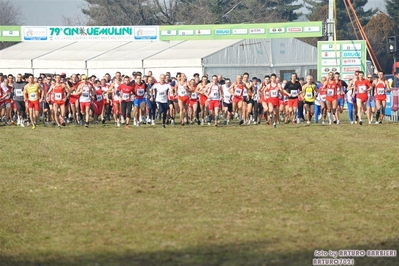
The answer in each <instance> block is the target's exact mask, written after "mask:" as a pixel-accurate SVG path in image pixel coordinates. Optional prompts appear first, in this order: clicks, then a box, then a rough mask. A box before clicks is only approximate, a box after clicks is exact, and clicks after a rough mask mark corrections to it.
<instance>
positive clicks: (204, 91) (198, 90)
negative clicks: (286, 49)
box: [0, 71, 390, 129]
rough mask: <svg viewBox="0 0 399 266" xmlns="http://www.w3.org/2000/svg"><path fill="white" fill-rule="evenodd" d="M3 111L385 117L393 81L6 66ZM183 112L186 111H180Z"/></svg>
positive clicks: (68, 117)
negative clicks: (25, 70) (13, 70)
mask: <svg viewBox="0 0 399 266" xmlns="http://www.w3.org/2000/svg"><path fill="white" fill-rule="evenodd" d="M0 84H1V90H0V107H1V119H2V121H3V122H4V124H5V125H14V124H15V125H18V126H21V127H25V126H32V128H33V129H35V128H36V126H37V123H38V122H40V121H41V122H42V123H43V124H44V125H45V126H52V125H53V126H57V127H58V128H62V127H63V126H66V125H67V124H73V123H74V124H77V125H80V126H83V125H84V126H86V127H88V126H89V123H96V124H99V123H102V124H105V123H115V126H116V127H120V126H121V125H124V127H126V128H129V126H130V125H131V121H133V125H134V126H140V125H141V124H147V125H152V126H155V125H156V124H161V125H162V127H163V128H165V127H166V125H167V124H171V125H175V124H176V123H177V122H176V121H177V120H178V123H179V124H181V125H182V126H184V125H188V124H198V125H214V126H218V125H220V124H221V123H223V124H224V125H229V124H231V123H232V121H234V119H236V120H237V123H238V124H239V125H250V124H255V125H257V124H261V123H265V124H266V125H273V127H274V128H276V127H277V125H278V124H280V123H281V124H282V123H285V124H287V123H307V124H310V123H312V122H314V123H322V124H327V123H328V124H333V123H334V124H340V123H341V122H340V118H341V116H342V113H343V110H344V105H345V103H346V106H347V108H348V114H349V122H350V123H351V124H354V123H358V124H359V125H362V124H363V120H362V119H363V116H364V115H366V117H367V121H368V124H371V123H373V119H374V115H375V123H376V124H378V123H382V121H383V119H384V114H385V106H386V92H388V91H390V85H389V83H388V82H387V80H386V79H385V76H384V73H383V72H378V76H376V77H373V76H372V75H367V76H366V77H365V75H364V73H363V72H362V71H356V72H355V75H354V79H352V80H350V81H349V84H347V83H346V82H345V81H343V80H341V79H340V75H339V73H333V72H330V73H328V76H324V77H322V79H321V80H320V81H315V80H314V79H313V77H312V76H307V77H306V78H298V76H297V74H296V73H292V74H291V79H290V80H281V79H280V78H279V77H278V76H276V75H275V74H271V75H266V76H264V77H263V79H259V78H257V77H253V78H252V79H250V76H249V74H248V73H243V74H242V75H237V76H236V77H235V78H234V79H232V80H230V79H229V78H223V76H222V75H218V76H216V75H215V76H211V77H210V76H207V75H204V76H202V77H200V75H199V74H194V76H193V77H192V78H189V77H187V76H186V75H185V74H184V73H177V74H176V76H175V77H172V76H171V74H170V73H169V72H167V73H165V74H162V75H160V77H157V78H155V77H153V75H152V72H151V71H149V72H148V73H147V75H144V76H143V75H142V73H140V72H133V73H132V76H127V75H121V73H120V72H116V73H115V75H114V76H113V77H112V76H111V75H110V74H108V73H107V74H105V75H104V76H103V77H101V78H98V77H96V76H94V75H92V76H90V77H88V76H86V75H83V74H82V75H80V74H72V75H71V76H70V77H67V75H66V74H65V73H61V74H56V75H45V74H42V75H40V77H34V76H33V75H31V74H24V75H22V74H18V75H17V76H16V77H14V76H13V75H3V74H0ZM132 112H133V114H132ZM177 118H178V119H177Z"/></svg>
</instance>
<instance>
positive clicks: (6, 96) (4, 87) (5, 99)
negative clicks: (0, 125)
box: [0, 79, 14, 125]
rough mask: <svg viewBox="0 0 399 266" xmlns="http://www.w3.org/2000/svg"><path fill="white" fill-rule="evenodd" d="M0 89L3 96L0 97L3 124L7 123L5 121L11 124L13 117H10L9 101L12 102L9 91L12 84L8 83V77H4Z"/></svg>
mask: <svg viewBox="0 0 399 266" xmlns="http://www.w3.org/2000/svg"><path fill="white" fill-rule="evenodd" d="M0 90H1V91H2V94H3V96H2V97H1V98H2V99H1V100H0V109H3V108H4V111H5V113H4V115H5V121H4V124H5V125H7V122H8V121H10V123H11V124H13V123H14V122H13V119H12V114H11V112H12V107H11V102H12V97H11V91H12V86H11V85H10V82H9V79H5V80H4V81H3V83H1V88H0Z"/></svg>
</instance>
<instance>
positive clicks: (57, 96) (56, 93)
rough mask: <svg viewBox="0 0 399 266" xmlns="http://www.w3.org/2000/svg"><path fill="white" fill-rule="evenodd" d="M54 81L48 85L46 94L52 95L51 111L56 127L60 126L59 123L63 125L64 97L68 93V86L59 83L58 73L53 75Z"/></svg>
mask: <svg viewBox="0 0 399 266" xmlns="http://www.w3.org/2000/svg"><path fill="white" fill-rule="evenodd" d="M54 80H55V83H54V84H53V85H52V86H51V87H50V90H49V91H48V93H47V94H48V95H53V97H54V102H53V111H54V119H55V122H56V123H57V125H58V128H61V125H63V126H65V121H64V117H65V102H66V97H68V96H69V95H70V89H69V86H67V85H66V84H64V83H61V82H60V80H61V77H60V75H55V79H54ZM58 109H60V111H61V115H60V113H59V112H58Z"/></svg>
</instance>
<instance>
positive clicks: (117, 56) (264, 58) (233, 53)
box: [0, 39, 317, 78]
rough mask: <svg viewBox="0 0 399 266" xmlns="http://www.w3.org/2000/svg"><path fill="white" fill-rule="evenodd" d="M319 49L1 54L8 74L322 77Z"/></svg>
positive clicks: (165, 46) (232, 43) (108, 48)
mask: <svg viewBox="0 0 399 266" xmlns="http://www.w3.org/2000/svg"><path fill="white" fill-rule="evenodd" d="M316 68H317V48H316V47H313V46H311V45H309V44H306V43H304V42H302V41H299V40H297V39H258V40H211V41H175V42H127V41H124V42H72V43H66V42H43V43H37V42H36V43H20V44H17V45H14V46H12V47H10V48H7V49H4V50H2V51H0V71H1V72H3V73H12V74H16V73H20V72H33V73H34V74H35V75H38V74H39V73H55V72H57V73H61V72H65V73H66V74H67V75H70V74H72V73H87V74H89V75H92V74H95V75H96V76H98V77H102V75H104V74H105V73H106V72H108V73H110V74H111V75H113V74H114V73H115V72H116V71H121V72H122V74H127V75H130V74H131V72H132V71H142V72H145V73H146V72H147V71H149V70H151V71H153V74H154V76H155V77H158V76H159V74H161V73H165V72H166V71H170V72H171V74H172V75H175V74H176V72H184V73H186V74H187V76H188V77H191V76H192V75H193V74H194V73H199V74H200V75H202V74H205V73H206V74H208V75H214V74H223V75H224V76H225V77H226V76H227V77H230V78H234V76H235V75H237V74H242V73H244V72H248V73H249V74H250V75H251V77H253V76H257V77H258V78H261V77H263V76H264V75H266V74H270V73H276V74H277V75H280V76H281V77H282V78H287V77H289V75H290V73H291V72H297V73H298V75H300V76H306V75H308V74H312V75H314V76H315V75H316Z"/></svg>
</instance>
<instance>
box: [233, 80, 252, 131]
mask: <svg viewBox="0 0 399 266" xmlns="http://www.w3.org/2000/svg"><path fill="white" fill-rule="evenodd" d="M245 89H248V88H247V86H246V85H245V83H244V82H243V81H242V76H241V75H238V76H237V78H236V81H235V82H234V83H233V84H231V87H230V88H229V93H230V94H231V95H233V112H237V111H238V117H239V119H240V125H242V124H244V117H243V111H242V108H243V100H244V96H243V95H244V90H245Z"/></svg>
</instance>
